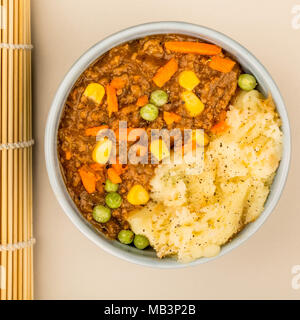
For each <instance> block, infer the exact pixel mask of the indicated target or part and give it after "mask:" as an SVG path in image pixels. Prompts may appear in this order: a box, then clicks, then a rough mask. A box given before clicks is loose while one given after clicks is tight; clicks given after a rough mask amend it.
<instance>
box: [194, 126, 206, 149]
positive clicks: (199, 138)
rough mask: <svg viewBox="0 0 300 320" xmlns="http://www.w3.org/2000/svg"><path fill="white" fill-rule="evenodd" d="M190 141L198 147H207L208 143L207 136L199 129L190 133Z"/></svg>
mask: <svg viewBox="0 0 300 320" xmlns="http://www.w3.org/2000/svg"><path fill="white" fill-rule="evenodd" d="M192 140H193V141H195V142H196V143H197V144H198V145H200V146H207V145H208V143H209V137H208V135H207V134H206V133H205V132H204V130H201V129H195V130H193V131H192Z"/></svg>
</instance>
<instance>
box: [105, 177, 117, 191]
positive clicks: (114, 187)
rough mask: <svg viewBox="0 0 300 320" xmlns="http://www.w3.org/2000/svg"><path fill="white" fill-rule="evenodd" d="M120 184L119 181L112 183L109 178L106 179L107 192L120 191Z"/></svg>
mask: <svg viewBox="0 0 300 320" xmlns="http://www.w3.org/2000/svg"><path fill="white" fill-rule="evenodd" d="M118 188H119V185H118V184H117V183H112V182H111V181H110V180H109V179H106V181H105V186H104V190H105V191H106V192H116V191H118Z"/></svg>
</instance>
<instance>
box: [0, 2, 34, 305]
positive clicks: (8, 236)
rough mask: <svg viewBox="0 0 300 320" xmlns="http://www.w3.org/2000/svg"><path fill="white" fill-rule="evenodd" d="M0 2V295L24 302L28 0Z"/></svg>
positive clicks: (28, 204)
mask: <svg viewBox="0 0 300 320" xmlns="http://www.w3.org/2000/svg"><path fill="white" fill-rule="evenodd" d="M0 6H1V7H0V26H1V29H0V30H1V38H0V39H1V53H0V62H1V76H0V101H1V111H0V125H1V128H0V144H1V150H0V152H1V155H0V180H1V183H0V191H1V194H0V299H1V300H29V299H33V250H32V243H33V232H32V146H29V147H23V146H20V145H18V143H20V142H29V141H31V140H32V123H31V121H32V120H31V119H32V106H31V101H32V98H31V51H30V46H29V45H30V44H31V35H30V32H31V30H30V0H0ZM23 45H25V46H23ZM26 45H28V46H26ZM13 143H15V144H17V148H16V145H14V146H12V145H11V144H13ZM1 276H2V277H1Z"/></svg>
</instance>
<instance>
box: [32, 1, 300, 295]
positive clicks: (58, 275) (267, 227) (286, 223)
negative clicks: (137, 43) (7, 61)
mask: <svg viewBox="0 0 300 320" xmlns="http://www.w3.org/2000/svg"><path fill="white" fill-rule="evenodd" d="M296 4H299V5H300V1H299V0H285V1H272V0H267V1H266V0H252V1H239V0H230V1H228V0H227V1H224V0H219V1H217V0H210V1H207V0H205V1H204V0H126V1H124V0H109V1H106V0H105V1H104V0H103V1H102V0H50V1H49V0H32V30H33V44H34V46H35V49H34V51H33V65H34V70H33V75H34V124H35V126H34V136H35V140H36V145H35V157H34V168H35V171H34V229H35V236H36V238H37V244H36V246H35V297H36V298H37V299H125V298H127V299H147V298H149V299H154V298H155V299H156V298H158V299H226V298H228V299H236V298H240V299H246V298H250V299H255V298H256V299H263V298H267V299H268V298H271V299H273V298H276V299H277V298H283V299H287V298H291V299H300V290H293V289H292V286H291V280H292V273H291V268H292V266H293V265H296V264H300V210H299V209H300V201H299V191H300V190H299V181H298V180H299V173H300V152H299V150H298V149H297V146H298V141H297V136H298V137H299V134H300V129H299V128H300V125H299V115H300V111H299V108H300V103H299V101H300V61H299V52H300V30H294V29H293V28H292V26H291V20H292V17H293V15H292V14H291V10H292V7H293V6H294V5H296ZM159 20H181V21H187V22H193V23H197V24H202V25H205V26H208V27H211V28H214V29H216V30H219V31H222V32H223V33H225V34H227V35H228V36H230V37H232V38H234V39H236V40H237V41H239V42H240V43H241V44H242V45H244V46H246V47H247V48H248V49H249V50H250V51H252V52H253V53H254V55H256V57H257V58H258V59H259V60H261V61H262V63H263V64H264V65H265V66H266V67H267V69H268V70H269V71H270V72H271V74H272V75H273V77H274V79H275V81H276V82H277V84H278V86H279V88H280V89H281V92H282V95H283V97H284V99H285V101H286V105H287V108H288V112H289V116H290V121H291V128H292V135H293V157H292V163H291V170H290V174H289V179H288V182H287V185H286V188H285V190H284V193H283V195H282V197H281V200H280V202H279V204H278V206H277V208H276V210H274V212H273V214H272V215H271V217H270V218H269V219H268V221H267V222H266V223H265V224H264V226H263V227H262V228H261V229H260V230H259V231H258V232H257V233H256V234H255V235H254V236H253V237H252V238H251V239H250V240H248V241H247V242H246V243H245V244H244V245H242V246H241V247H239V248H238V249H236V250H234V251H233V252H231V253H229V254H227V255H225V256H224V257H221V258H219V259H217V260H216V261H214V262H210V263H208V264H205V265H199V266H196V267H192V268H185V269H180V270H158V269H151V268H147V267H141V266H137V265H134V264H131V263H128V262H125V261H122V260H120V259H118V258H115V257H113V256H111V255H109V254H107V253H105V252H104V251H102V250H101V249H99V248H98V247H97V246H96V245H95V244H93V243H92V242H90V241H89V240H88V239H86V238H85V236H83V235H82V234H81V233H80V232H79V231H78V230H77V229H76V227H75V226H74V225H73V224H72V223H71V222H70V221H69V219H68V218H67V216H66V215H65V214H64V213H63V211H62V209H61V208H60V206H59V204H58V202H57V201H56V199H55V197H54V195H53V192H52V190H51V188H50V185H49V182H48V176H47V173H46V168H45V159H44V142H43V138H44V128H45V123H46V118H47V113H48V110H49V107H50V103H51V100H52V98H53V96H54V94H55V91H56V89H57V87H58V85H59V83H60V81H61V80H62V78H63V76H64V75H65V73H66V72H67V71H68V69H69V68H70V66H71V65H72V64H73V62H74V61H75V60H76V59H77V58H78V57H79V56H80V55H81V54H82V53H83V52H84V51H85V50H87V49H88V48H89V47H90V46H92V45H93V44H95V43H96V42H97V41H99V40H101V39H103V38H104V37H105V36H107V35H109V34H111V33H113V32H116V31H118V30H120V29H123V28H126V27H128V26H132V25H135V24H139V23H143V22H150V21H159Z"/></svg>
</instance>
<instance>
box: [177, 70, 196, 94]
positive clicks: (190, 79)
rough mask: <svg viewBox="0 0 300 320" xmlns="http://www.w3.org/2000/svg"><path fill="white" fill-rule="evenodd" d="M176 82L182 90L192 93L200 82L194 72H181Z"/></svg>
mask: <svg viewBox="0 0 300 320" xmlns="http://www.w3.org/2000/svg"><path fill="white" fill-rule="evenodd" d="M178 81H179V84H180V85H181V86H182V87H183V88H184V89H186V90H189V91H192V90H193V89H194V88H195V87H196V86H197V85H198V84H199V82H200V80H199V79H198V77H197V76H196V74H195V72H194V71H182V72H181V73H180V75H179V78H178Z"/></svg>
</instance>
